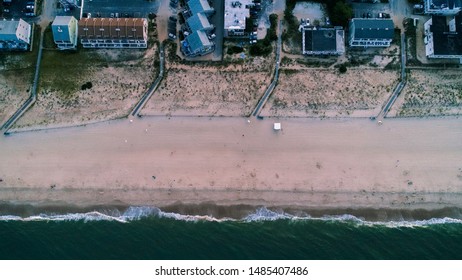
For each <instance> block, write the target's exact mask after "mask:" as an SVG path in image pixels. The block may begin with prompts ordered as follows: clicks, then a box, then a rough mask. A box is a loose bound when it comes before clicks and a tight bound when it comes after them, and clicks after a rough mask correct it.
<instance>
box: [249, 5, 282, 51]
mask: <svg viewBox="0 0 462 280" xmlns="http://www.w3.org/2000/svg"><path fill="white" fill-rule="evenodd" d="M277 22H278V16H277V15H276V14H271V15H270V23H271V26H270V28H269V29H268V30H267V33H266V36H265V38H264V39H263V40H259V41H257V43H256V44H253V45H251V46H250V50H249V53H250V55H253V56H266V55H269V54H270V53H271V52H272V51H273V46H272V42H273V41H275V40H277V38H278V36H277V34H276V28H277Z"/></svg>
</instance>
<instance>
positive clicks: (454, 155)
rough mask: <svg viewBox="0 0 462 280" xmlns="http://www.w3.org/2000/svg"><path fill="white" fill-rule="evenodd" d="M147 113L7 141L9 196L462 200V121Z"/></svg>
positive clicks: (5, 190)
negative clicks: (276, 128) (276, 124)
mask: <svg viewBox="0 0 462 280" xmlns="http://www.w3.org/2000/svg"><path fill="white" fill-rule="evenodd" d="M277 121H278V122H281V123H282V131H279V132H276V131H273V122H275V120H271V119H265V120H256V119H251V120H250V122H248V120H247V119H245V118H189V117H188V118H187V117H184V118H183V117H177V118H167V117H147V118H146V117H145V118H142V119H139V118H136V119H133V120H132V121H129V120H128V119H123V120H117V121H111V122H106V123H99V124H94V125H89V126H85V127H74V128H66V129H57V130H44V131H35V132H25V133H17V134H12V135H10V136H6V137H1V138H0V157H1V160H0V178H1V179H2V181H1V182H0V201H3V202H9V203H32V204H62V205H66V204H69V205H77V206H91V205H151V206H157V207H163V206H169V205H173V204H178V203H182V204H200V203H212V204H216V205H241V204H243V205H254V206H276V207H292V208H293V207H295V208H297V207H298V208H304V209H336V208H339V209H340V208H343V209H345V208H391V209H430V210H432V209H439V208H445V207H460V206H461V204H462V126H461V125H460V120H459V119H456V118H454V119H390V120H386V121H385V122H384V123H383V125H378V124H377V123H376V122H374V121H371V120H368V119H359V120H358V119H357V120H352V119H345V120H310V119H280V120H277Z"/></svg>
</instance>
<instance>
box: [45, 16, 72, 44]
mask: <svg viewBox="0 0 462 280" xmlns="http://www.w3.org/2000/svg"><path fill="white" fill-rule="evenodd" d="M77 25H78V23H77V20H76V19H75V17H73V16H57V17H56V18H55V20H54V21H53V23H52V24H51V30H52V31H53V40H54V41H55V44H56V45H57V46H58V49H60V50H69V49H75V48H76V46H77V41H78V40H77V30H78V28H77Z"/></svg>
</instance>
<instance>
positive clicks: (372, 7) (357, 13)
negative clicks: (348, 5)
mask: <svg viewBox="0 0 462 280" xmlns="http://www.w3.org/2000/svg"><path fill="white" fill-rule="evenodd" d="M352 6H353V11H354V17H355V18H378V17H379V13H388V14H389V13H390V5H389V4H388V3H386V4H382V3H377V4H371V3H352Z"/></svg>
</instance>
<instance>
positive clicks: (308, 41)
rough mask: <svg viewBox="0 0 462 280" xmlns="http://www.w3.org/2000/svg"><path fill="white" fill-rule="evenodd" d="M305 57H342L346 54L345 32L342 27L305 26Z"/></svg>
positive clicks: (303, 28)
mask: <svg viewBox="0 0 462 280" xmlns="http://www.w3.org/2000/svg"><path fill="white" fill-rule="evenodd" d="M301 31H302V52H303V54H304V55H341V54H343V53H344V52H345V32H344V30H343V28H342V27H319V26H312V25H308V26H303V27H302V28H301Z"/></svg>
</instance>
